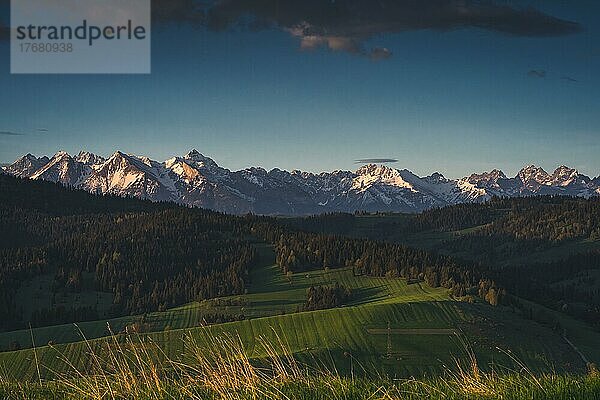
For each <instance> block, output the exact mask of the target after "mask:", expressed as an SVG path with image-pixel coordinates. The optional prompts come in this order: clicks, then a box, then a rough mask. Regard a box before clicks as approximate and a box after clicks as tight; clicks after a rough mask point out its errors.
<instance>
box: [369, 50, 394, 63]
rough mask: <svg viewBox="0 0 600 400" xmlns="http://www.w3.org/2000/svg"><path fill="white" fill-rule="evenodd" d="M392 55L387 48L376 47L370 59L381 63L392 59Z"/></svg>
mask: <svg viewBox="0 0 600 400" xmlns="http://www.w3.org/2000/svg"><path fill="white" fill-rule="evenodd" d="M392 55H393V53H392V52H391V51H390V50H389V49H386V48H385V47H376V48H374V49H373V50H371V54H369V57H371V60H373V61H380V60H387V59H388V58H391V57H392Z"/></svg>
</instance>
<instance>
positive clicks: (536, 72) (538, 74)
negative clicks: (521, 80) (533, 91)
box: [527, 69, 547, 78]
mask: <svg viewBox="0 0 600 400" xmlns="http://www.w3.org/2000/svg"><path fill="white" fill-rule="evenodd" d="M546 75H547V72H546V71H544V70H543V69H532V70H531V71H529V72H528V73H527V76H528V77H530V78H545V77H546Z"/></svg>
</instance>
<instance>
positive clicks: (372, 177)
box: [4, 150, 600, 215]
mask: <svg viewBox="0 0 600 400" xmlns="http://www.w3.org/2000/svg"><path fill="white" fill-rule="evenodd" d="M4 171H5V172H6V173H9V174H12V175H15V176H18V177H26V178H31V179H42V180H48V181H52V182H57V183H61V184H63V185H67V186H71V187H77V188H81V189H84V190H87V191H90V192H93V193H110V194H114V195H120V196H135V197H138V198H143V199H150V200H153V201H174V202H178V203H180V204H186V205H191V206H196V207H204V208H209V209H213V210H217V211H222V212H227V213H233V214H244V213H249V212H252V213H257V214H281V215H305V214H316V213H323V212H354V211H394V212H420V211H423V210H426V209H429V208H432V207H443V206H446V205H452V204H458V203H465V202H481V201H485V200H488V199H490V198H491V197H492V196H523V195H541V194H564V195H573V196H582V197H592V196H600V178H595V179H593V180H592V179H590V178H589V177H587V176H585V175H582V174H580V173H579V172H578V171H576V170H574V169H571V168H568V167H565V166H562V167H559V168H557V169H556V170H555V171H554V173H553V174H548V173H547V172H546V171H544V170H543V169H542V168H538V167H535V166H533V165H532V166H529V167H526V168H524V169H522V170H521V171H520V172H519V173H518V174H517V176H515V177H514V178H508V177H506V175H505V174H504V173H503V172H502V171H500V170H492V171H491V172H485V173H481V174H472V175H470V176H469V177H466V178H463V179H459V180H453V179H447V178H445V177H444V176H443V175H442V174H439V173H434V174H432V175H430V176H427V177H423V178H421V177H419V176H417V175H415V174H414V173H412V172H411V171H409V170H407V169H402V170H400V169H394V168H390V167H387V166H381V165H373V164H370V165H365V166H363V167H361V168H359V169H358V170H357V171H356V172H351V171H333V172H323V173H320V174H313V173H310V172H302V171H292V172H288V171H284V170H280V169H273V170H271V171H266V170H265V169H263V168H260V167H256V168H248V169H244V170H241V171H230V170H228V169H226V168H223V167H220V166H219V165H218V164H217V163H216V162H215V161H214V160H212V159H211V158H209V157H206V156H204V155H202V154H201V153H200V152H198V151H196V150H192V151H190V152H189V153H188V154H186V155H185V156H183V157H173V158H171V159H169V160H167V161H165V162H162V163H161V162H157V161H154V160H151V159H149V158H148V157H139V156H135V155H131V154H124V153H122V152H119V151H117V152H115V153H114V154H113V155H112V156H111V157H109V158H108V159H104V158H102V157H100V156H97V155H94V154H92V153H88V152H80V153H79V154H78V155H77V156H75V157H72V156H70V155H69V154H67V153H65V152H59V153H57V154H56V155H54V156H53V157H52V158H51V159H48V158H47V157H41V158H37V157H35V156H33V155H31V154H28V155H26V156H24V157H22V158H20V159H18V160H17V161H15V162H14V163H13V164H12V165H10V166H8V167H5V169H4Z"/></svg>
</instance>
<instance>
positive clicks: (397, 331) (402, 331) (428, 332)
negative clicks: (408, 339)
mask: <svg viewBox="0 0 600 400" xmlns="http://www.w3.org/2000/svg"><path fill="white" fill-rule="evenodd" d="M367 332H368V333H369V334H370V335H387V334H388V333H389V334H391V335H440V336H451V335H457V334H458V332H457V331H456V330H454V329H386V328H381V329H367Z"/></svg>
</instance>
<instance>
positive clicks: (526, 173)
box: [518, 165, 552, 185]
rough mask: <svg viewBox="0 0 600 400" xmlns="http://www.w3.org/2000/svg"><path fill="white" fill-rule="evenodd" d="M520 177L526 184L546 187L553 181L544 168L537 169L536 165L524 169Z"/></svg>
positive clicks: (520, 172)
mask: <svg viewBox="0 0 600 400" xmlns="http://www.w3.org/2000/svg"><path fill="white" fill-rule="evenodd" d="M518 177H519V179H521V182H523V183H524V184H528V183H531V182H535V183H538V184H540V185H545V184H547V183H548V182H549V181H550V180H551V179H552V178H551V176H550V175H548V173H547V172H546V171H545V170H544V169H543V168H541V167H536V166H535V165H529V166H527V167H525V168H523V169H522V170H521V171H519V174H518Z"/></svg>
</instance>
